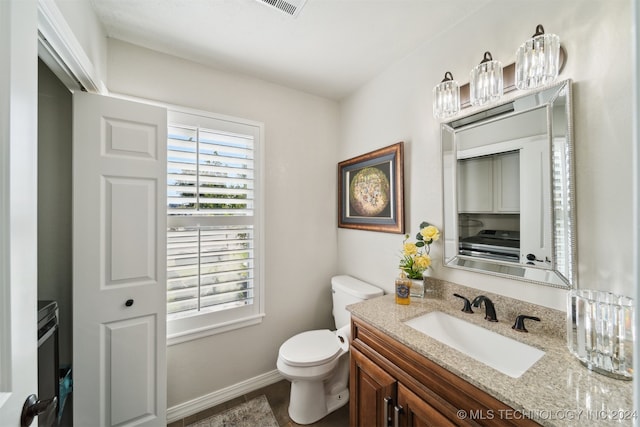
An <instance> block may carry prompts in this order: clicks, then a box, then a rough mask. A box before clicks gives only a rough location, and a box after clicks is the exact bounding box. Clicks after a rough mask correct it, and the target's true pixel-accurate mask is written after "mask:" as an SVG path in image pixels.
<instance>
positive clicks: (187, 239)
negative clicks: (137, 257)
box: [167, 111, 264, 344]
mask: <svg viewBox="0 0 640 427" xmlns="http://www.w3.org/2000/svg"><path fill="white" fill-rule="evenodd" d="M261 136H262V125H260V124H256V123H251V122H248V121H241V120H237V119H229V118H222V117H217V116H210V115H203V114H201V113H198V114H194V113H186V112H175V111H169V128H168V138H167V215H168V218H167V225H168V229H167V320H168V324H167V331H168V341H169V344H175V343H177V342H182V341H186V340H189V339H194V338H199V337H201V336H205V335H210V334H214V333H218V332H223V331H227V330H230V329H234V328H238V327H242V326H247V325H251V324H255V323H258V322H260V321H261V319H262V317H263V316H264V312H263V311H264V310H263V303H262V301H263V298H262V289H263V287H262V282H263V281H262V278H261V273H260V272H261V264H262V263H261V262H260V257H261V254H262V251H261V250H260V248H261V238H260V236H261V235H262V225H261V224H262V221H261V217H262V213H261V209H260V200H261V199H260V197H261V191H260V184H261V179H260V171H261V167H260V155H259V153H260V151H261V148H262V147H261V146H262V140H261Z"/></svg>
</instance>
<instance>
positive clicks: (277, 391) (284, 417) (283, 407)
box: [167, 380, 349, 427]
mask: <svg viewBox="0 0 640 427" xmlns="http://www.w3.org/2000/svg"><path fill="white" fill-rule="evenodd" d="M290 389H291V383H290V382H289V381H287V380H282V381H279V382H277V383H275V384H272V385H270V386H267V387H264V388H261V389H259V390H255V391H252V392H251V393H247V394H245V395H243V396H240V397H236V398H235V399H232V400H230V401H228V402H225V403H221V404H220V405H217V406H214V407H213V408H209V409H206V410H204V411H202V412H199V413H197V414H195V415H191V416H189V417H186V418H184V419H182V420H178V421H174V422H172V423H171V424H169V425H168V426H167V427H186V426H187V425H189V424H191V423H194V422H196V421H199V420H201V419H203V418H207V417H210V416H211V415H214V414H217V413H219V412H222V411H224V410H227V409H229V408H232V407H234V406H235V405H239V404H240V403H243V402H247V401H249V400H251V399H253V398H254V397H257V396H260V395H261V394H264V395H265V396H266V397H267V400H268V401H269V405H270V406H271V410H272V411H273V414H274V415H275V416H276V419H277V420H278V424H279V425H280V427H294V426H297V425H299V424H296V423H294V422H293V421H291V419H290V418H289V414H288V411H287V408H288V407H289V390H290ZM310 426H312V427H348V426H349V404H346V405H344V406H343V407H342V408H340V409H338V410H337V411H334V412H332V413H331V414H329V415H327V416H326V417H324V418H323V419H321V420H320V421H318V422H317V423H314V424H310ZM256 427H258V426H256Z"/></svg>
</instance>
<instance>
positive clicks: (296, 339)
mask: <svg viewBox="0 0 640 427" xmlns="http://www.w3.org/2000/svg"><path fill="white" fill-rule="evenodd" d="M341 350H342V349H341V348H340V345H339V343H338V339H337V338H336V334H335V333H334V332H331V331H330V330H328V329H323V330H318V331H308V332H302V333H301V334H298V335H294V336H293V337H291V338H289V339H288V340H287V341H285V343H284V344H282V346H280V357H281V358H282V359H283V360H284V361H285V362H286V363H287V364H288V365H291V366H315V365H321V364H323V363H326V362H329V361H331V360H332V359H334V358H335V357H336V356H337V355H338V354H340V352H341Z"/></svg>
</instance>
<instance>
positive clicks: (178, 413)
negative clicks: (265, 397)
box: [167, 369, 284, 424]
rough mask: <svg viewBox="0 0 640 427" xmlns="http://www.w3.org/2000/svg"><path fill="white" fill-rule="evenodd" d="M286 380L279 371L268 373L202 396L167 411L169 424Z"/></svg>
mask: <svg viewBox="0 0 640 427" xmlns="http://www.w3.org/2000/svg"><path fill="white" fill-rule="evenodd" d="M283 379H284V378H283V377H282V375H280V372H278V370H277V369H274V370H273V371H270V372H267V373H265V374H262V375H258V376H257V377H253V378H249V379H248V380H245V381H241V382H239V383H236V384H233V385H231V386H229V387H225V388H223V389H220V390H216V391H214V392H213V393H209V394H206V395H204V396H200V397H198V398H196V399H193V400H190V401H188V402H184V403H180V404H178V405H176V406H172V407H171V408H168V409H167V424H169V423H172V422H174V421H177V420H180V419H182V418H185V417H188V416H190V415H193V414H197V413H198V412H200V411H204V410H205V409H207V408H211V407H213V406H216V405H219V404H221V403H224V402H226V401H228V400H231V399H235V398H236V397H238V396H242V395H243V394H247V393H249V392H252V391H254V390H257V389H259V388H262V387H266V386H268V385H271V384H274V383H277V382H278V381H280V380H283Z"/></svg>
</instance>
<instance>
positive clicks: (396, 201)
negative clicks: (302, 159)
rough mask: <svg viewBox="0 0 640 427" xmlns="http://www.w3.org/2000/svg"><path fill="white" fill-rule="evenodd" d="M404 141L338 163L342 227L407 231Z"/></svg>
mask: <svg viewBox="0 0 640 427" xmlns="http://www.w3.org/2000/svg"><path fill="white" fill-rule="evenodd" d="M403 171H404V142H398V143H396V144H393V145H389V146H388V147H384V148H380V149H378V150H375V151H371V152H369V153H366V154H363V155H361V156H357V157H354V158H352V159H348V160H344V161H342V162H340V163H338V227H340V228H355V229H358V230H369V231H380V232H385V233H398V234H404V173H403Z"/></svg>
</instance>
